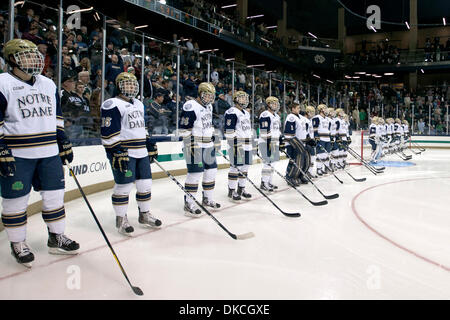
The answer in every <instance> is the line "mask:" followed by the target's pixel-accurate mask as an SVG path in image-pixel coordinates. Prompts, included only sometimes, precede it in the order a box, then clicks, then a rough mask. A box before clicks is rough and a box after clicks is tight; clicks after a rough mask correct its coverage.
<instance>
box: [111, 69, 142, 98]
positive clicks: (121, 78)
mask: <svg viewBox="0 0 450 320" xmlns="http://www.w3.org/2000/svg"><path fill="white" fill-rule="evenodd" d="M115 82H116V87H117V88H118V89H119V92H120V93H121V94H122V95H124V96H125V97H127V98H129V99H132V98H135V97H136V96H137V94H138V93H139V83H138V81H137V79H136V76H135V75H134V74H132V73H128V72H122V73H119V75H118V76H117V77H116V81H115Z"/></svg>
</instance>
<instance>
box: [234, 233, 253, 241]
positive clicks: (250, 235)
mask: <svg viewBox="0 0 450 320" xmlns="http://www.w3.org/2000/svg"><path fill="white" fill-rule="evenodd" d="M254 236H255V234H254V233H253V232H247V233H244V234H238V235H237V236H236V240H245V239H250V238H253V237H254Z"/></svg>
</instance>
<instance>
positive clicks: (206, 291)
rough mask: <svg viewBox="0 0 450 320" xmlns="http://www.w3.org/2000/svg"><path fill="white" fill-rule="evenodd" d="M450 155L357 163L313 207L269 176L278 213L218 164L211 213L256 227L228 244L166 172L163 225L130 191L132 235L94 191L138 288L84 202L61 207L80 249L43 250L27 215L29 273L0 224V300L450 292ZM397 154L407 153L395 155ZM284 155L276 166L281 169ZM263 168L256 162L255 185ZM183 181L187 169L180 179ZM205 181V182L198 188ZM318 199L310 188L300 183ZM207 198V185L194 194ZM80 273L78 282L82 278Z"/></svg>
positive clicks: (105, 196) (160, 185)
mask: <svg viewBox="0 0 450 320" xmlns="http://www.w3.org/2000/svg"><path fill="white" fill-rule="evenodd" d="M449 156H450V153H449V151H445V150H431V149H428V150H427V151H426V152H424V153H422V154H421V155H418V156H414V157H413V159H412V160H411V161H412V162H414V163H415V164H416V165H415V166H410V167H387V168H386V171H385V173H384V174H380V175H377V176H374V175H373V174H371V173H370V172H369V171H368V170H366V169H365V168H364V167H360V166H352V168H351V169H350V172H351V173H352V174H353V176H355V177H358V178H359V177H367V181H366V182H361V183H358V182H354V181H353V180H352V179H351V178H350V177H349V176H348V175H347V174H345V173H343V172H340V173H337V175H338V176H339V177H340V179H341V180H343V181H344V184H343V185H341V184H340V183H339V182H338V181H337V180H336V179H335V178H334V177H333V176H327V177H325V178H322V179H320V180H318V181H317V182H316V184H317V186H318V187H319V188H320V189H321V190H322V191H323V192H324V193H325V194H332V193H336V192H337V193H339V195H340V197H339V198H338V199H335V200H329V204H328V205H326V206H323V207H313V206H311V204H309V203H308V202H307V201H306V200H305V199H303V198H302V197H301V196H300V194H298V193H297V192H295V191H294V190H292V189H290V188H289V187H287V185H286V183H285V182H284V181H283V180H282V179H281V178H280V177H278V176H277V175H276V174H275V175H274V181H275V184H277V185H278V186H279V187H280V189H279V191H278V192H276V193H274V194H273V195H271V196H270V197H271V199H272V200H273V201H275V202H276V203H277V204H278V205H279V206H280V207H281V208H282V209H284V210H286V211H289V212H300V213H301V217H300V218H288V217H285V216H283V215H282V214H280V212H278V211H277V209H276V208H275V207H273V206H272V205H271V204H270V203H269V202H268V201H267V200H266V199H265V198H263V197H262V196H261V195H260V194H259V193H258V192H257V191H256V190H255V189H254V188H252V187H251V186H250V185H249V184H248V190H249V191H250V192H251V193H252V194H253V196H254V200H252V201H249V202H245V201H243V202H242V203H241V204H235V203H231V202H229V201H228V198H227V172H228V170H219V172H218V175H217V181H216V193H215V194H216V201H218V202H220V203H221V204H222V206H223V208H222V209H220V210H218V211H217V212H216V213H215V214H214V215H215V217H216V218H217V219H218V220H219V221H220V222H221V223H222V224H223V225H224V226H225V227H226V228H228V229H229V230H230V231H231V232H232V233H235V234H242V233H246V232H254V234H255V237H254V238H251V239H248V240H233V239H232V238H231V237H229V236H228V235H227V234H226V233H225V232H224V231H223V230H222V229H221V228H220V227H219V226H218V225H217V224H216V223H215V222H214V221H213V220H212V219H211V218H210V217H209V216H207V215H205V216H203V217H202V218H200V219H193V218H188V217H185V216H184V215H183V210H182V209H183V193H182V191H181V190H180V189H179V188H178V186H177V185H175V184H174V183H173V182H172V181H171V180H169V179H159V180H155V181H154V182H153V187H152V200H151V201H152V212H153V214H154V215H155V216H157V217H158V218H160V219H161V220H162V221H163V226H162V228H161V229H159V230H153V229H144V228H142V227H140V226H139V225H138V222H137V206H136V202H135V199H134V192H133V193H132V194H131V196H130V206H129V211H128V212H129V213H128V215H129V219H130V222H131V224H132V225H134V227H135V230H136V231H135V235H134V236H133V237H132V238H128V237H124V236H122V235H120V234H118V233H117V231H116V229H115V219H114V213H113V210H112V206H111V190H108V191H104V192H100V193H97V194H93V195H89V196H88V199H89V201H90V203H91V205H92V207H93V209H94V211H95V213H96V215H97V217H98V219H99V220H100V223H101V224H102V226H103V228H104V230H105V232H106V234H107V236H108V238H109V240H110V241H111V243H112V245H113V247H114V249H115V251H116V253H117V255H118V257H119V259H120V261H121V262H122V264H123V266H124V268H125V270H126V272H127V274H128V276H129V278H130V280H131V282H132V284H133V285H135V286H138V287H140V288H141V289H142V290H143V291H144V296H143V297H137V296H136V295H134V294H133V293H132V291H131V290H130V288H129V287H128V284H127V282H126V280H125V279H124V277H123V275H122V273H121V271H120V269H119V267H118V265H117V263H116V261H115V260H114V258H113V255H112V254H111V252H110V250H109V248H108V246H107V245H106V243H105V241H104V239H103V237H102V235H101V233H100V231H99V230H98V227H97V225H96V224H95V222H94V219H93V218H92V215H91V214H90V212H89V211H88V208H87V206H86V204H85V202H84V200H83V199H82V198H80V199H77V200H75V201H72V202H69V203H66V214H67V227H66V234H67V235H68V236H69V237H71V238H73V239H74V240H76V241H78V242H79V243H80V245H81V248H80V253H79V254H78V255H76V256H54V255H50V254H48V253H47V246H46V242H47V232H46V227H45V224H44V222H43V221H42V218H41V216H40V215H34V216H32V217H31V218H29V220H28V237H27V242H28V244H29V245H30V246H31V247H32V250H33V252H34V254H35V261H34V264H33V267H32V269H26V268H25V267H23V266H21V265H19V264H17V263H16V262H15V260H14V259H13V257H12V256H11V254H10V248H9V242H8V239H7V236H6V233H5V232H0V243H1V245H0V257H1V259H0V299H170V300H171V299H202V300H203V299H449V298H450V281H449V280H450V246H449V244H450V227H449V226H450V210H449V209H448V206H449V198H448V195H449V194H450V173H449V172H450V162H449V161H448V159H449ZM390 159H391V160H393V161H402V160H401V159H399V158H398V157H395V156H390ZM286 164H287V161H281V162H279V163H278V164H277V166H276V168H277V169H278V170H279V171H282V172H284V170H285V167H286ZM260 171H261V165H260V164H256V165H254V166H252V167H251V169H250V174H249V176H250V178H251V179H252V180H253V181H255V182H256V183H257V185H258V186H259V183H260ZM176 178H177V179H179V181H180V182H182V183H183V184H184V179H185V177H184V176H178V177H176ZM200 189H201V188H200ZM300 190H302V191H303V192H304V193H305V195H307V196H308V197H310V198H311V199H312V200H314V201H319V200H323V198H322V197H321V195H320V194H319V193H318V192H317V191H316V190H315V189H314V188H313V187H312V186H311V185H307V186H301V187H300ZM198 195H200V191H199V193H198ZM77 280H79V283H78V282H77Z"/></svg>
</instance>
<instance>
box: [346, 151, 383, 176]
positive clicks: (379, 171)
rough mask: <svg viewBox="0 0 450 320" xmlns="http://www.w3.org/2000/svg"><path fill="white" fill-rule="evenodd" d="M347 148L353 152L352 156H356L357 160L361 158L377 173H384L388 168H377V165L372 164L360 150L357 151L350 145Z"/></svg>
mask: <svg viewBox="0 0 450 320" xmlns="http://www.w3.org/2000/svg"><path fill="white" fill-rule="evenodd" d="M347 150H348V151H349V152H351V153H352V156H354V157H355V158H356V159H357V160H360V161H361V162H362V163H364V164H366V165H367V166H369V167H370V168H371V169H373V170H374V171H375V172H377V173H382V172H383V170H384V169H386V168H385V167H378V168H377V167H375V166H373V165H372V164H370V163H369V162H367V161H366V160H364V159H363V158H362V157H361V155H360V154H359V153H358V152H356V151H355V150H353V149H352V148H350V146H348V147H347Z"/></svg>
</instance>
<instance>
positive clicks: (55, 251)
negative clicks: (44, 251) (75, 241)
mask: <svg viewBox="0 0 450 320" xmlns="http://www.w3.org/2000/svg"><path fill="white" fill-rule="evenodd" d="M48 253H50V254H58V255H70V256H73V255H76V254H78V249H77V250H73V251H66V250H63V249H60V248H48Z"/></svg>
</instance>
